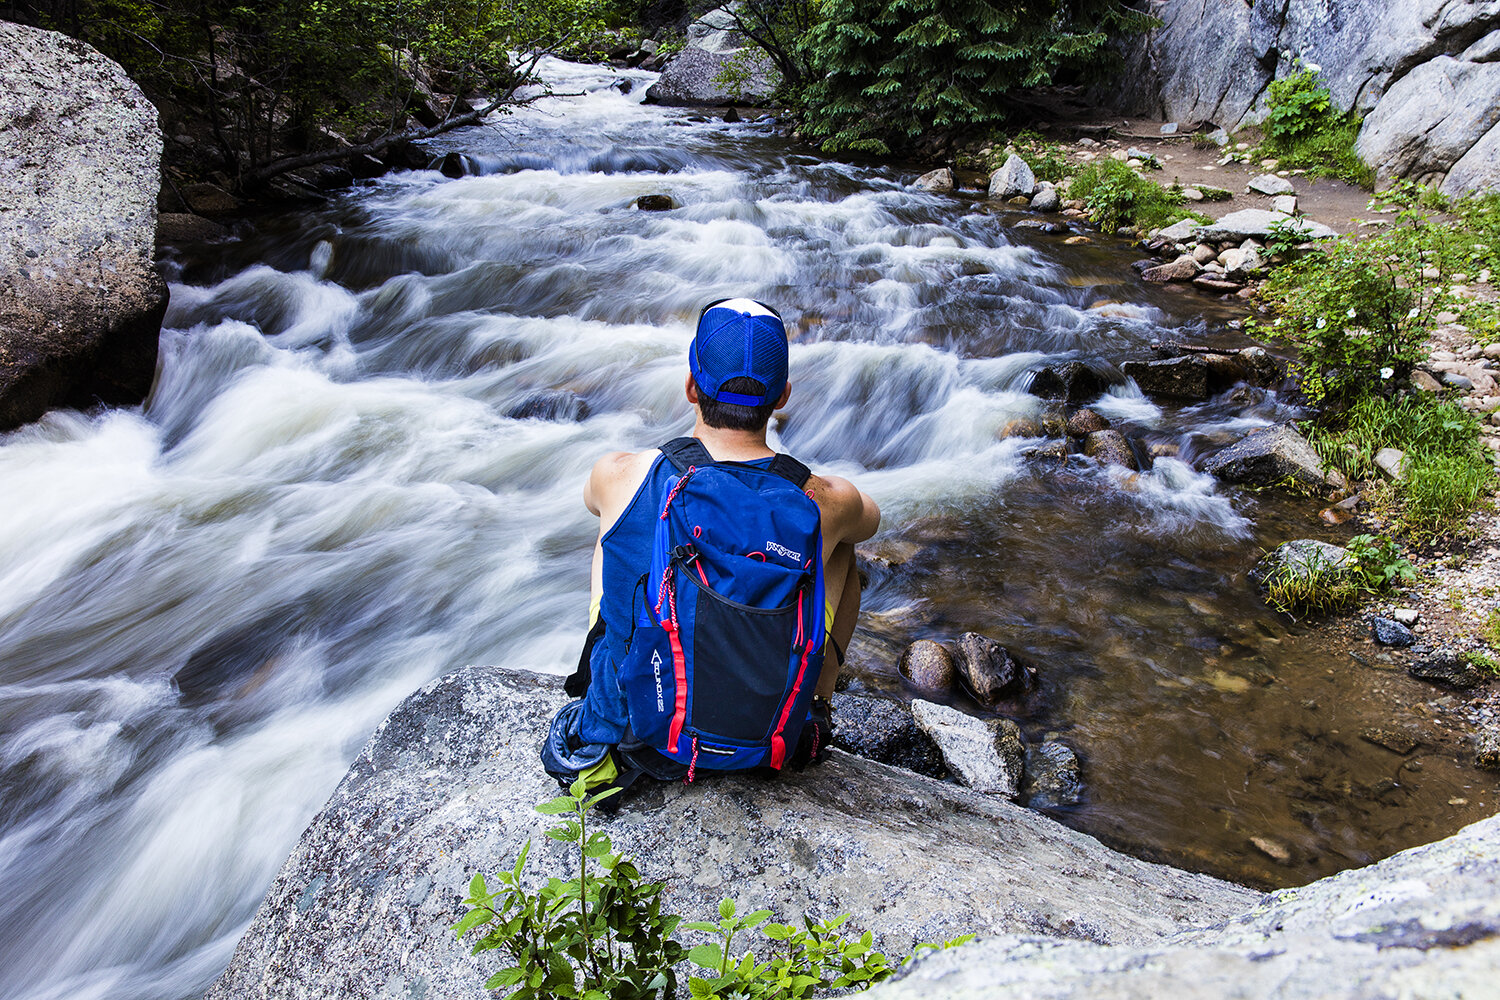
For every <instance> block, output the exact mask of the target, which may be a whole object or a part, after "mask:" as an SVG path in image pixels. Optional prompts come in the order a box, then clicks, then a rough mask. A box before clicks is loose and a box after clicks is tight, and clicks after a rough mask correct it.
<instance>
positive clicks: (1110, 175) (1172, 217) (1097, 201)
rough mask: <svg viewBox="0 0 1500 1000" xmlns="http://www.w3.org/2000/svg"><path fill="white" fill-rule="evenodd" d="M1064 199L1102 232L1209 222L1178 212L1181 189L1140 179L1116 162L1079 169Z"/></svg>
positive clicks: (1099, 161) (1179, 210)
mask: <svg viewBox="0 0 1500 1000" xmlns="http://www.w3.org/2000/svg"><path fill="white" fill-rule="evenodd" d="M1068 195H1069V197H1072V198H1077V199H1079V200H1081V201H1082V202H1083V209H1084V211H1085V212H1087V213H1088V217H1089V221H1091V222H1093V223H1094V224H1095V225H1097V226H1099V227H1100V228H1101V229H1103V230H1105V231H1106V232H1111V231H1113V230H1115V229H1116V228H1118V227H1120V226H1124V225H1131V226H1135V227H1136V228H1137V229H1143V230H1144V229H1154V228H1157V227H1160V226H1165V225H1168V224H1170V223H1172V222H1175V221H1177V220H1178V219H1183V218H1193V219H1197V220H1198V221H1200V222H1207V221H1209V220H1208V218H1207V217H1206V216H1203V215H1199V214H1198V213H1196V212H1189V211H1184V210H1183V209H1182V207H1181V206H1182V203H1183V197H1182V189H1181V188H1179V187H1177V186H1176V185H1173V186H1172V187H1170V188H1164V187H1162V186H1161V185H1160V184H1157V183H1155V182H1153V181H1148V180H1146V179H1145V178H1144V177H1140V176H1138V175H1137V174H1136V172H1135V171H1134V170H1131V169H1130V168H1129V167H1128V166H1126V165H1125V164H1124V163H1122V162H1120V161H1119V160H1097V161H1095V162H1093V163H1089V164H1085V165H1084V166H1083V167H1082V168H1080V169H1079V171H1078V174H1077V176H1075V177H1074V178H1073V183H1072V184H1071V185H1069V187H1068Z"/></svg>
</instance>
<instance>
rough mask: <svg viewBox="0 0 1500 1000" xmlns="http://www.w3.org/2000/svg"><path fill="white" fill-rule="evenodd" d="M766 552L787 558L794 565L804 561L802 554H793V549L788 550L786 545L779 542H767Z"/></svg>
mask: <svg viewBox="0 0 1500 1000" xmlns="http://www.w3.org/2000/svg"><path fill="white" fill-rule="evenodd" d="M766 551H767V552H774V553H776V554H777V555H778V556H785V557H786V558H788V559H790V560H791V561H792V562H794V563H800V562H801V561H802V553H800V552H793V551H792V550H791V549H789V548H787V547H786V546H785V545H782V544H780V543H778V542H767V543H766Z"/></svg>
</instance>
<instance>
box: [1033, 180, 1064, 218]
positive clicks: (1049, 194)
mask: <svg viewBox="0 0 1500 1000" xmlns="http://www.w3.org/2000/svg"><path fill="white" fill-rule="evenodd" d="M1061 207H1062V198H1060V197H1059V196H1058V193H1057V189H1056V188H1054V187H1052V186H1051V185H1048V186H1047V187H1044V188H1041V189H1039V190H1038V191H1037V193H1036V194H1034V195H1032V197H1031V209H1032V211H1034V212H1055V211H1057V210H1058V209H1059V208H1061Z"/></svg>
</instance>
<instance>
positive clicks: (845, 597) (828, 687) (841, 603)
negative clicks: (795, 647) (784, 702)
mask: <svg viewBox="0 0 1500 1000" xmlns="http://www.w3.org/2000/svg"><path fill="white" fill-rule="evenodd" d="M823 589H824V593H825V596H826V597H827V598H828V603H829V605H830V606H832V608H833V609H834V610H833V623H832V624H831V625H830V626H829V628H828V636H829V638H830V639H832V640H833V642H834V643H837V644H838V648H839V649H840V650H847V649H848V648H849V640H850V639H851V638H853V636H854V625H855V623H856V622H857V621H858V620H859V597H860V586H859V570H858V569H857V568H856V567H855V565H854V546H853V545H852V544H850V543H848V542H845V543H843V544H841V545H839V546H837V547H836V548H834V550H833V556H832V557H831V558H830V559H829V560H828V565H827V566H826V567H824V570H823ZM838 679H839V662H838V657H837V655H836V654H835V653H834V650H833V648H832V644H830V646H829V647H828V648H827V649H826V650H825V652H824V656H823V672H822V673H821V674H819V675H818V686H817V688H816V689H814V691H813V693H814V694H815V695H816V696H817V697H819V698H832V697H833V686H834V685H835V684H836V683H838Z"/></svg>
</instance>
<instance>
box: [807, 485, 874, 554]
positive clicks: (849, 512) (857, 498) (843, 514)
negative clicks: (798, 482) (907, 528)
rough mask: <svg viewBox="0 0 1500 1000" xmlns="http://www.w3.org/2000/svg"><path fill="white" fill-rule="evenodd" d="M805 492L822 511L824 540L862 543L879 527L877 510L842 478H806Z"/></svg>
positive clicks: (860, 491) (864, 496)
mask: <svg viewBox="0 0 1500 1000" xmlns="http://www.w3.org/2000/svg"><path fill="white" fill-rule="evenodd" d="M807 489H808V491H809V492H811V493H812V498H813V501H814V502H815V503H816V504H817V505H818V507H819V508H820V509H821V510H822V511H823V525H824V527H823V534H824V541H825V542H827V541H829V540H830V536H832V538H831V540H832V541H833V542H834V543H838V542H862V541H864V540H865V539H866V538H869V537H870V536H871V535H873V534H875V531H876V529H878V528H879V527H880V508H879V507H878V506H876V504H875V501H874V500H872V499H870V497H869V496H868V495H867V494H866V493H865V492H864V491H863V490H861V489H860V488H859V487H857V486H855V485H854V484H853V483H851V482H850V481H849V480H847V479H845V478H843V477H842V476H820V475H818V474H816V473H814V474H813V475H811V476H809V477H808V480H807Z"/></svg>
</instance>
